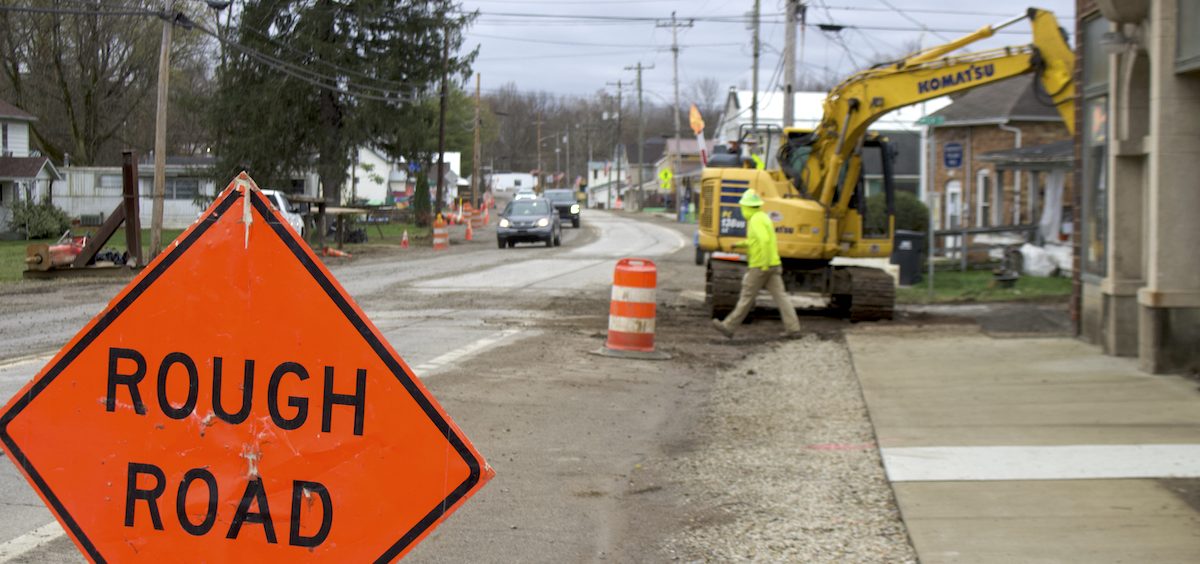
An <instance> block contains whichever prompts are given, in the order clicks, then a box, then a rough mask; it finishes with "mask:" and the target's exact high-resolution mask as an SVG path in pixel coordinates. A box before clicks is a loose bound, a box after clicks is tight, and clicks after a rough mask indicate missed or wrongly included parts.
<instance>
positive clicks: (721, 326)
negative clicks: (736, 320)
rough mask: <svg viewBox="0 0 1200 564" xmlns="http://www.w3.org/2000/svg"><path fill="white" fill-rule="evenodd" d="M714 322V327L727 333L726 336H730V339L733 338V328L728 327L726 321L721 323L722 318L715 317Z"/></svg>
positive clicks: (722, 332)
mask: <svg viewBox="0 0 1200 564" xmlns="http://www.w3.org/2000/svg"><path fill="white" fill-rule="evenodd" d="M712 324H713V328H715V329H716V330H717V331H720V332H721V334H722V335H725V337H726V338H728V339H732V338H733V329H730V328H728V327H726V326H725V324H724V323H721V320H720V319H717V318H715V317H714V318H713V320H712Z"/></svg>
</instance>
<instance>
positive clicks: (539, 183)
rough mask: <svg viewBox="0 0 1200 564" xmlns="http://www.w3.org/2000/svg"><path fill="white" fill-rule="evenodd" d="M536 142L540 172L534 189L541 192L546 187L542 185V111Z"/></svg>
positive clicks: (539, 113)
mask: <svg viewBox="0 0 1200 564" xmlns="http://www.w3.org/2000/svg"><path fill="white" fill-rule="evenodd" d="M534 144H535V145H537V158H538V163H537V164H538V166H537V173H538V174H537V182H536V183H535V184H534V187H533V191H534V192H537V193H539V194H540V193H541V192H542V191H544V190H545V188H543V187H542V113H541V112H538V120H537V142H535V143H534Z"/></svg>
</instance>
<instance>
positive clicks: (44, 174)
mask: <svg viewBox="0 0 1200 564" xmlns="http://www.w3.org/2000/svg"><path fill="white" fill-rule="evenodd" d="M36 119H37V118H35V117H33V116H32V115H30V114H28V113H26V112H24V111H23V110H21V109H20V108H17V107H16V106H13V105H12V104H9V103H8V102H5V101H3V100H0V233H3V232H8V231H11V230H12V227H13V226H11V225H10V224H9V223H10V221H11V220H12V208H13V206H14V205H15V204H17V203H18V202H21V201H41V200H43V199H45V198H46V196H47V195H48V194H49V193H50V185H51V183H52V182H54V181H55V180H58V179H60V178H61V176H60V175H59V173H58V170H57V169H55V168H54V165H53V164H52V163H51V162H50V159H49V158H47V157H43V156H42V155H41V154H39V153H38V152H37V151H34V150H31V149H30V147H29V124H30V123H31V122H33V121H35V120H36Z"/></svg>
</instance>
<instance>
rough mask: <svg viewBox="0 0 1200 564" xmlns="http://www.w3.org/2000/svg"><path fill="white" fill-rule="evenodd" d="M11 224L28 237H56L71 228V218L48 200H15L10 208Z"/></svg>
mask: <svg viewBox="0 0 1200 564" xmlns="http://www.w3.org/2000/svg"><path fill="white" fill-rule="evenodd" d="M12 225H13V226H14V227H16V228H17V229H19V230H21V231H24V232H25V236H26V237H27V238H29V239H47V238H50V237H58V236H59V235H62V234H63V232H64V231H66V230H68V229H70V228H71V218H70V217H68V216H67V212H65V211H62V210H60V209H58V208H57V207H55V206H54V204H51V203H49V202H43V203H40V204H39V203H34V202H30V201H23V202H17V204H16V205H15V206H13V210H12Z"/></svg>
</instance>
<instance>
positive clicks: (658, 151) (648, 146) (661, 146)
mask: <svg viewBox="0 0 1200 564" xmlns="http://www.w3.org/2000/svg"><path fill="white" fill-rule="evenodd" d="M666 150H667V139H666V138H665V137H651V138H649V139H646V140H645V141H644V142H643V143H642V160H643V161H645V162H646V163H648V164H654V163H656V162H658V159H661V158H662V156H663V153H664V152H665V151H666ZM629 162H631V163H633V164H638V163H637V151H633V152H632V153H630V155H629Z"/></svg>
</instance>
